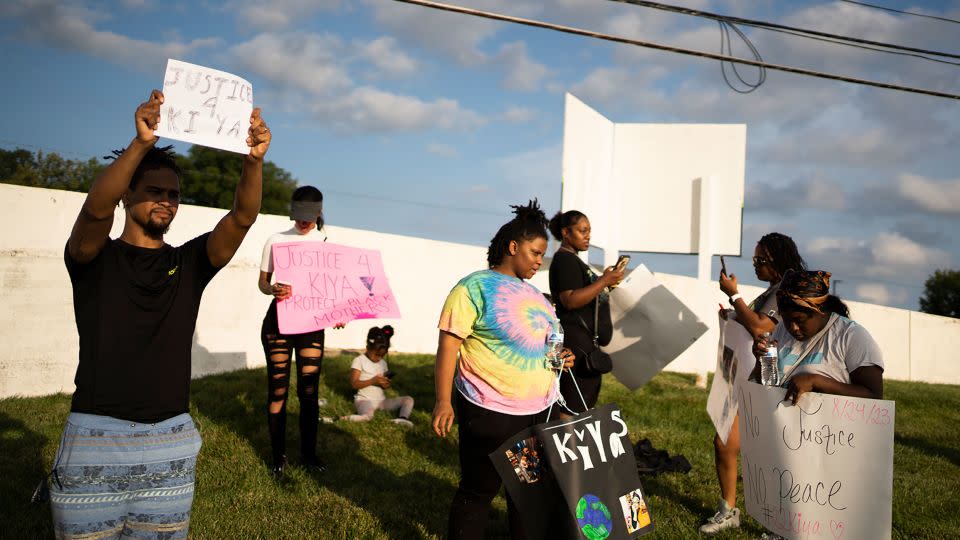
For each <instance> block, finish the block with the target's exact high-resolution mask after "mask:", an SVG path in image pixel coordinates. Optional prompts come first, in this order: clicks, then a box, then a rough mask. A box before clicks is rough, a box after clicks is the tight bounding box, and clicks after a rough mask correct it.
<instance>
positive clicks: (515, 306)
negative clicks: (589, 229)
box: [433, 201, 573, 538]
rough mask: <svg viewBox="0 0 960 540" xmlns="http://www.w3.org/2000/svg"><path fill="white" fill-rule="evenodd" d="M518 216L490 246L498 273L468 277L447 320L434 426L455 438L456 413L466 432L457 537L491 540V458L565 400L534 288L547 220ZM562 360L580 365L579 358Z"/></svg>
mask: <svg viewBox="0 0 960 540" xmlns="http://www.w3.org/2000/svg"><path fill="white" fill-rule="evenodd" d="M513 208H514V213H515V214H516V217H514V218H513V219H512V220H510V221H509V222H508V223H506V224H505V225H503V226H502V227H500V230H499V231H497V234H496V236H494V237H493V240H491V242H490V247H489V249H488V250H487V262H488V263H489V266H490V267H489V269H487V270H481V271H479V272H474V273H472V274H470V275H469V276H467V277H465V278H463V279H461V280H460V282H459V283H457V285H456V286H455V287H454V288H453V290H452V291H450V295H449V296H448V297H447V300H446V302H445V303H444V305H443V311H442V312H441V313H440V324H439V328H440V343H439V346H438V348H437V365H436V391H437V403H436V406H435V407H434V410H433V428H434V431H435V432H436V433H437V435H439V436H441V437H443V436H445V435H446V434H447V433H448V432H449V431H450V428H451V426H452V424H453V420H454V409H456V415H458V416H459V425H460V443H459V449H460V452H459V453H460V477H461V478H460V486H459V489H457V493H456V495H455V496H454V499H453V505H452V506H451V508H450V520H449V537H450V538H483V535H484V529H485V528H486V523H487V514H488V513H489V511H490V502H491V501H492V500H493V498H494V497H495V496H496V495H497V492H498V491H500V477H499V476H498V475H497V471H496V469H494V467H493V463H492V462H491V461H490V458H489V457H488V455H489V454H490V453H491V452H493V451H494V450H496V449H497V448H498V447H499V446H500V445H501V444H503V442H504V441H506V439H507V438H508V437H510V436H512V435H514V434H516V433H517V432H519V431H520V430H522V429H524V428H527V427H530V426H533V425H535V424H537V423H540V422H542V421H544V420H545V414H544V413H545V412H546V409H547V408H548V407H550V405H551V404H552V403H553V402H554V400H556V398H557V386H556V374H555V372H553V371H551V370H549V369H547V368H546V366H545V363H544V353H545V352H546V351H545V350H546V337H547V333H548V332H549V331H550V329H551V327H552V325H553V324H554V321H555V320H556V314H555V313H554V310H553V306H551V305H550V303H549V302H548V301H547V300H546V298H544V296H543V294H542V293H541V292H540V291H539V290H538V289H537V288H536V287H533V286H532V285H530V284H528V283H526V282H525V281H524V280H525V279H529V278H531V277H533V275H534V274H535V273H536V272H537V270H538V269H539V268H540V265H542V264H543V255H544V253H545V252H546V250H547V230H546V224H547V219H546V216H545V215H544V213H543V212H542V211H541V210H540V208H539V207H538V206H537V202H536V201H531V202H530V203H529V204H528V205H526V206H514V207H513ZM562 357H563V358H564V361H565V362H566V364H567V365H569V364H572V360H573V355H572V354H571V353H570V351H568V350H566V349H565V350H564V351H563V353H562ZM458 358H459V362H458ZM454 388H456V391H454ZM507 507H508V512H509V515H510V529H511V532H512V533H513V536H514V537H522V536H523V531H522V525H521V524H520V520H519V516H517V515H516V512H515V511H514V509H513V503H512V501H510V497H509V496H507Z"/></svg>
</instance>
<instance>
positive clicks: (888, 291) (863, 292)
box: [855, 283, 907, 306]
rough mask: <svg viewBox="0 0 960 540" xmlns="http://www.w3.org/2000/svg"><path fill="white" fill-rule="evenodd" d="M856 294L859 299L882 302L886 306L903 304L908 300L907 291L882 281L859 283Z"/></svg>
mask: <svg viewBox="0 0 960 540" xmlns="http://www.w3.org/2000/svg"><path fill="white" fill-rule="evenodd" d="M855 291H856V292H855V294H856V296H857V298H858V299H860V300H862V301H864V302H869V303H871V304H880V305H884V306H890V305H897V304H901V303H903V302H904V301H906V300H907V292H906V291H905V290H903V289H899V288H897V289H896V290H893V288H892V287H889V286H887V285H883V284H881V283H863V284H861V285H857V288H856V289H855Z"/></svg>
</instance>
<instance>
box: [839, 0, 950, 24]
mask: <svg viewBox="0 0 960 540" xmlns="http://www.w3.org/2000/svg"><path fill="white" fill-rule="evenodd" d="M840 1H841V2H846V3H848V4H856V5H858V6H863V7H868V8H873V9H882V10H883V11H890V12H893V13H902V14H904V15H913V16H914V17H926V18H927V19H936V20H938V21H944V22H949V23H954V24H960V21H958V20H956V19H949V18H947V17H938V16H936V15H927V14H926V13H917V12H915V11H903V10H900V9H893V8H888V7H885V6H878V5H876V4H868V3H866V2H855V1H854V0H840Z"/></svg>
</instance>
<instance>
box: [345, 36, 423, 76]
mask: <svg viewBox="0 0 960 540" xmlns="http://www.w3.org/2000/svg"><path fill="white" fill-rule="evenodd" d="M358 48H359V50H360V55H361V56H362V57H363V58H364V59H365V60H366V61H367V62H369V63H370V64H372V65H373V66H374V67H376V68H377V69H379V70H380V71H381V72H383V73H386V74H388V75H394V76H402V75H411V74H413V73H415V72H416V71H417V62H416V60H414V59H413V58H411V57H410V56H409V55H408V54H407V53H405V52H403V51H402V50H400V48H399V47H398V45H397V40H395V39H394V38H392V37H390V36H383V37H380V38H377V39H375V40H373V41H371V42H369V43H365V44H360V45H359V46H358Z"/></svg>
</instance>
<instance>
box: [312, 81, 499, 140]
mask: <svg viewBox="0 0 960 540" xmlns="http://www.w3.org/2000/svg"><path fill="white" fill-rule="evenodd" d="M313 110H314V112H316V113H317V114H318V115H319V116H321V117H322V118H327V119H329V120H330V121H331V122H332V123H333V124H334V126H335V127H337V128H338V129H340V130H342V131H349V132H367V133H370V132H378V133H382V132H398V131H423V130H428V129H433V128H439V129H450V130H469V129H473V128H477V127H479V126H482V125H484V124H485V123H486V119H484V118H483V117H482V116H481V115H479V114H478V113H476V112H473V111H471V110H467V109H464V108H462V107H461V106H460V104H459V103H458V102H457V101H456V100H453V99H447V98H439V99H435V100H433V101H423V100H421V99H419V98H416V97H413V96H404V95H399V94H394V93H392V92H387V91H385V90H380V89H378V88H373V87H369V86H362V87H357V88H354V89H353V90H351V91H350V92H349V93H348V94H346V95H344V96H340V97H339V98H337V99H334V100H332V101H321V102H318V103H316V104H315V105H314V106H313Z"/></svg>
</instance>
